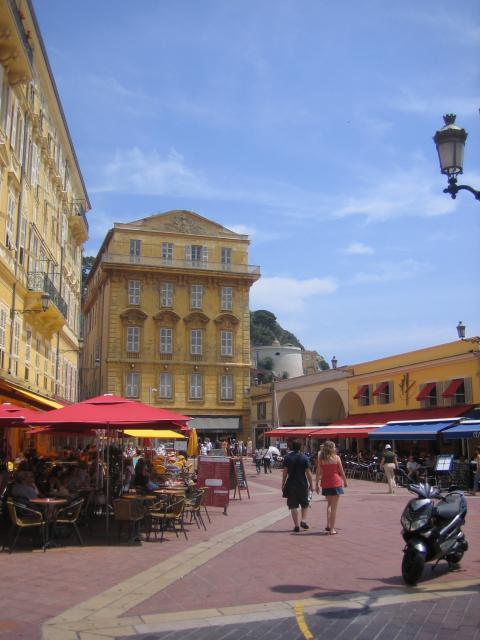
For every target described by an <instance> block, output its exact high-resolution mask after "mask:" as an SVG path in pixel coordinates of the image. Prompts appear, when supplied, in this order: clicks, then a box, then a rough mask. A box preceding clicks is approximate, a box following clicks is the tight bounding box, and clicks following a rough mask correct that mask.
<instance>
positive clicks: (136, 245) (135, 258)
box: [130, 240, 141, 263]
mask: <svg viewBox="0 0 480 640" xmlns="http://www.w3.org/2000/svg"><path fill="white" fill-rule="evenodd" d="M140 250H141V241H140V240H130V262H132V263H138V262H140Z"/></svg>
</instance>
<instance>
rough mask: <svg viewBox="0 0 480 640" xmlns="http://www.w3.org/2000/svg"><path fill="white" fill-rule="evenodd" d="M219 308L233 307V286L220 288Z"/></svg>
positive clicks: (227, 309) (229, 309)
mask: <svg viewBox="0 0 480 640" xmlns="http://www.w3.org/2000/svg"><path fill="white" fill-rule="evenodd" d="M220 308H221V310H222V311H231V310H232V308H233V287H222V288H221V289H220Z"/></svg>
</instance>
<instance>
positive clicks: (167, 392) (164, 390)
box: [158, 371, 173, 400]
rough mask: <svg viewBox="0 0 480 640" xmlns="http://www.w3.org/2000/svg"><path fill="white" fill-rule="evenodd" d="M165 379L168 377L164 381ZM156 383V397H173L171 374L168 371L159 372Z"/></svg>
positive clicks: (168, 398) (165, 398) (162, 398)
mask: <svg viewBox="0 0 480 640" xmlns="http://www.w3.org/2000/svg"><path fill="white" fill-rule="evenodd" d="M166 379H168V382H165V380H166ZM158 383H159V384H158V397H159V398H160V399H161V400H171V399H172V398H173V376H172V374H171V373H170V372H169V371H166V372H163V373H161V374H160V377H159V380H158Z"/></svg>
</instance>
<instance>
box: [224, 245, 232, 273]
mask: <svg viewBox="0 0 480 640" xmlns="http://www.w3.org/2000/svg"><path fill="white" fill-rule="evenodd" d="M221 262H222V269H223V270H224V271H230V270H231V268H232V250H231V249H229V248H228V247H222V249H221Z"/></svg>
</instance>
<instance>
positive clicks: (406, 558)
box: [402, 549, 425, 586]
mask: <svg viewBox="0 0 480 640" xmlns="http://www.w3.org/2000/svg"><path fill="white" fill-rule="evenodd" d="M424 565H425V560H424V558H423V556H421V555H420V554H419V553H417V552H416V551H415V550H414V549H407V550H406V551H405V553H404V554H403V560H402V578H403V580H404V582H405V584H408V585H412V586H414V585H416V584H417V582H418V579H419V578H420V576H421V575H422V572H423V567H424Z"/></svg>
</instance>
